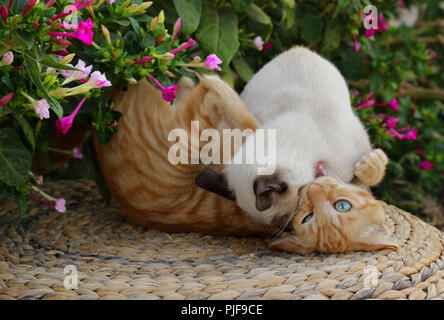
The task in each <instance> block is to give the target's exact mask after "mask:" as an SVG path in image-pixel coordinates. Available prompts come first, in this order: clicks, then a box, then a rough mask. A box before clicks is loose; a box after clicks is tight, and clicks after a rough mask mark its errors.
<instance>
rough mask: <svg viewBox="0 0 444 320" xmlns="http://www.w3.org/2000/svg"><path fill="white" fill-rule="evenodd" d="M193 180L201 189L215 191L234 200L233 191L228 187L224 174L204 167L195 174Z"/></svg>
mask: <svg viewBox="0 0 444 320" xmlns="http://www.w3.org/2000/svg"><path fill="white" fill-rule="evenodd" d="M194 181H195V183H196V185H197V186H198V187H200V188H202V189H205V190H207V191H210V192H213V193H216V194H218V195H220V196H222V197H225V198H227V199H229V200H233V201H234V200H236V196H235V194H234V192H233V191H232V190H230V189H229V188H228V183H227V178H226V177H225V175H224V174H221V173H216V172H214V171H213V170H211V169H208V168H205V169H204V170H203V171H201V172H200V173H199V174H198V175H197V176H196V179H195V180H194Z"/></svg>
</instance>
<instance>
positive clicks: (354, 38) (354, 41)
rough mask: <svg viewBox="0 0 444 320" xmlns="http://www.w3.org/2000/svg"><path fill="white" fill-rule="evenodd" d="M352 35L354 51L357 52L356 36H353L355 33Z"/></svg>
mask: <svg viewBox="0 0 444 320" xmlns="http://www.w3.org/2000/svg"><path fill="white" fill-rule="evenodd" d="M352 37H353V44H354V47H355V51H356V52H358V51H359V42H358V39H356V36H355V35H353V36H352Z"/></svg>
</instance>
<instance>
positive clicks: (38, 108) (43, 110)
mask: <svg viewBox="0 0 444 320" xmlns="http://www.w3.org/2000/svg"><path fill="white" fill-rule="evenodd" d="M33 105H34V111H35V113H36V114H37V115H38V116H39V117H40V120H43V119H49V103H48V101H46V99H42V100H39V101H35V102H34V103H33Z"/></svg>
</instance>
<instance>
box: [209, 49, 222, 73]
mask: <svg viewBox="0 0 444 320" xmlns="http://www.w3.org/2000/svg"><path fill="white" fill-rule="evenodd" d="M221 63H222V60H221V59H219V57H218V56H216V55H215V54H214V53H213V54H210V55H209V56H208V57H207V58H206V59H205V66H206V67H207V68H208V69H209V70H217V71H221V70H222V69H221V67H219V66H218V65H219V64H221Z"/></svg>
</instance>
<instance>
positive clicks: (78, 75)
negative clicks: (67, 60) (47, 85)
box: [62, 59, 92, 86]
mask: <svg viewBox="0 0 444 320" xmlns="http://www.w3.org/2000/svg"><path fill="white" fill-rule="evenodd" d="M75 68H76V69H79V70H80V71H72V70H71V71H72V72H71V74H70V75H69V76H68V77H66V78H65V81H63V83H62V86H63V85H64V84H67V83H69V82H71V81H75V80H81V79H85V78H88V76H89V74H90V72H91V70H92V66H88V67H87V66H86V64H85V62H84V61H83V60H81V59H79V61H78V62H77V64H76V66H75ZM62 76H63V74H62Z"/></svg>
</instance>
